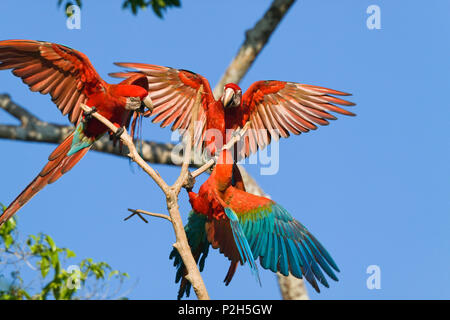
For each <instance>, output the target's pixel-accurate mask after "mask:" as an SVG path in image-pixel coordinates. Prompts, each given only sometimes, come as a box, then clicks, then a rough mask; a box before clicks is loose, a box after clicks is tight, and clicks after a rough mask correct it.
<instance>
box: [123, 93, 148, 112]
mask: <svg viewBox="0 0 450 320" xmlns="http://www.w3.org/2000/svg"><path fill="white" fill-rule="evenodd" d="M142 103H143V104H144V105H145V107H147V108H148V109H149V110H153V103H152V100H151V99H150V97H149V96H146V97H145V99H144V100H143V101H141V99H140V98H139V97H128V98H127V103H126V105H125V109H126V110H131V111H134V110H138V109H139V108H141V106H142Z"/></svg>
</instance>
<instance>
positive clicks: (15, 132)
mask: <svg viewBox="0 0 450 320" xmlns="http://www.w3.org/2000/svg"><path fill="white" fill-rule="evenodd" d="M294 2H295V0H274V1H273V2H272V4H271V6H270V7H269V9H268V10H267V11H266V12H265V14H264V16H263V17H262V18H261V19H260V20H259V21H258V22H257V23H256V24H255V26H254V27H253V28H252V29H250V30H248V31H247V32H246V38H245V41H244V43H243V44H242V46H241V47H240V49H239V51H238V53H237V55H236V56H235V58H234V59H233V60H232V61H231V63H230V65H229V66H228V68H227V70H226V71H225V73H224V75H223V76H222V78H221V79H220V81H219V83H218V84H217V86H216V88H215V89H214V95H215V96H216V97H218V96H220V94H221V91H222V89H223V86H224V85H225V84H226V83H229V82H234V83H239V82H240V81H241V79H242V78H243V77H244V76H245V74H246V73H247V72H248V70H249V69H250V67H251V66H252V64H253V62H254V61H255V59H256V57H257V56H258V54H259V53H260V52H261V51H262V49H263V48H264V46H265V45H266V44H267V42H268V41H269V39H270V36H271V35H272V34H273V32H274V31H275V29H276V27H277V26H278V24H279V23H280V21H281V20H282V19H283V17H284V16H285V15H286V13H287V11H288V10H289V8H290V7H291V6H292V4H293V3H294ZM0 108H2V109H4V110H5V111H6V112H8V113H9V114H11V115H12V116H13V117H15V118H16V119H18V120H19V121H20V123H21V124H20V125H18V126H15V125H0V139H10V140H19V141H34V142H44V143H58V144H59V143H61V142H62V141H63V140H64V138H65V137H66V136H67V135H68V134H69V133H70V132H71V131H72V130H73V127H71V126H62V125H58V124H53V123H47V122H44V121H41V120H39V119H38V118H37V117H36V116H35V115H33V114H31V113H30V112H28V111H27V110H25V109H24V108H22V107H20V106H18V105H17V104H15V103H14V102H12V101H11V99H10V97H9V96H7V95H0ZM173 148H174V146H173V145H172V144H169V143H167V144H163V143H155V142H150V141H143V144H142V151H141V159H143V160H145V161H147V162H150V163H157V164H169V165H174V164H178V165H179V164H180V163H181V162H182V158H181V157H179V158H177V157H172V156H171V153H172V150H173ZM94 150H96V151H99V152H104V153H110V154H114V155H118V156H124V154H123V153H122V152H121V150H120V148H119V147H117V146H116V147H115V146H114V145H113V144H112V143H111V141H109V140H108V138H107V137H106V138H103V139H101V140H99V141H98V142H97V143H96V144H95V145H94ZM174 160H176V161H174ZM174 162H176V163H174ZM191 163H192V162H191ZM194 166H195V165H194ZM204 168H205V166H204V167H202V170H200V171H196V172H194V174H195V175H198V174H199V173H200V172H203V171H204V170H203V169H204ZM241 172H242V175H243V179H244V182H245V186H246V188H247V190H248V192H251V193H254V194H257V195H261V196H266V197H268V195H267V194H265V193H264V191H263V190H262V189H261V188H260V187H259V186H258V184H257V183H256V182H255V180H253V179H252V178H251V177H250V175H249V174H248V173H247V172H246V171H245V170H244V169H243V168H241ZM177 210H178V209H177ZM278 279H279V285H280V290H281V293H282V296H283V299H287V300H297V299H308V295H307V292H306V288H305V285H304V283H303V281H302V280H301V279H297V278H295V277H292V276H289V277H284V276H282V275H280V274H278ZM194 289H195V288H194Z"/></svg>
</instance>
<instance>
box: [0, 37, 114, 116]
mask: <svg viewBox="0 0 450 320" xmlns="http://www.w3.org/2000/svg"><path fill="white" fill-rule="evenodd" d="M5 69H12V72H13V74H14V75H16V76H17V77H20V78H22V81H23V82H24V83H25V84H27V85H28V86H29V87H30V90H32V91H39V92H40V93H42V94H47V93H49V94H50V95H51V97H52V101H53V102H54V103H55V104H56V105H57V106H58V108H59V109H60V110H61V112H62V114H63V115H66V114H68V115H69V119H70V121H71V122H72V123H74V124H75V123H77V122H78V120H79V118H80V115H81V111H82V110H81V108H80V106H79V104H80V103H82V102H83V103H85V102H86V100H87V98H86V97H87V96H88V95H89V94H90V93H92V92H96V90H100V89H101V88H102V87H105V86H106V83H105V82H104V81H103V80H102V79H101V78H100V76H99V75H98V74H97V72H96V71H95V69H94V67H93V66H92V64H91V63H90V61H89V59H88V58H87V57H86V56H85V55H84V54H83V53H81V52H78V51H76V50H73V49H71V48H68V47H65V46H62V45H59V44H55V43H50V42H42V41H33V40H5V41H0V70H5Z"/></svg>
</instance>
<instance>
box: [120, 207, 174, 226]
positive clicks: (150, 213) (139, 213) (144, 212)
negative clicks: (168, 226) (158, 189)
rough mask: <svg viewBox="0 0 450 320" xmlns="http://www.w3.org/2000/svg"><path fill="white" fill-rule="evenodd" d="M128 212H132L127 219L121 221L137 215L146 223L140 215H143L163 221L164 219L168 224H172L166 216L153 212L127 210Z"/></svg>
mask: <svg viewBox="0 0 450 320" xmlns="http://www.w3.org/2000/svg"><path fill="white" fill-rule="evenodd" d="M128 211H130V212H132V214H131V215H129V216H128V217H126V218H125V219H123V220H124V221H126V220H128V219H130V218H131V217H132V216H134V215H137V216H138V217H140V218H141V219H142V220H144V221H145V223H148V221H147V220H146V219H145V218H144V217H143V216H142V215H141V214H145V215H147V216H151V217H157V218H163V219H166V220H169V221H170V222H172V219H171V218H170V217H169V216H168V215H167V214H162V213H153V212H148V211H145V210H140V209H128Z"/></svg>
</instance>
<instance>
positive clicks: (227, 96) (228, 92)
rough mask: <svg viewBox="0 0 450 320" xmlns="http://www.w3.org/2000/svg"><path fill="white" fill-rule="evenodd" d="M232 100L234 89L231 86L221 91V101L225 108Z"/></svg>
mask: <svg viewBox="0 0 450 320" xmlns="http://www.w3.org/2000/svg"><path fill="white" fill-rule="evenodd" d="M233 100H234V90H233V89H231V88H227V89H225V92H224V93H223V99H222V103H223V106H224V107H225V108H228V107H229V106H230V105H231V103H232V102H233Z"/></svg>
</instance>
